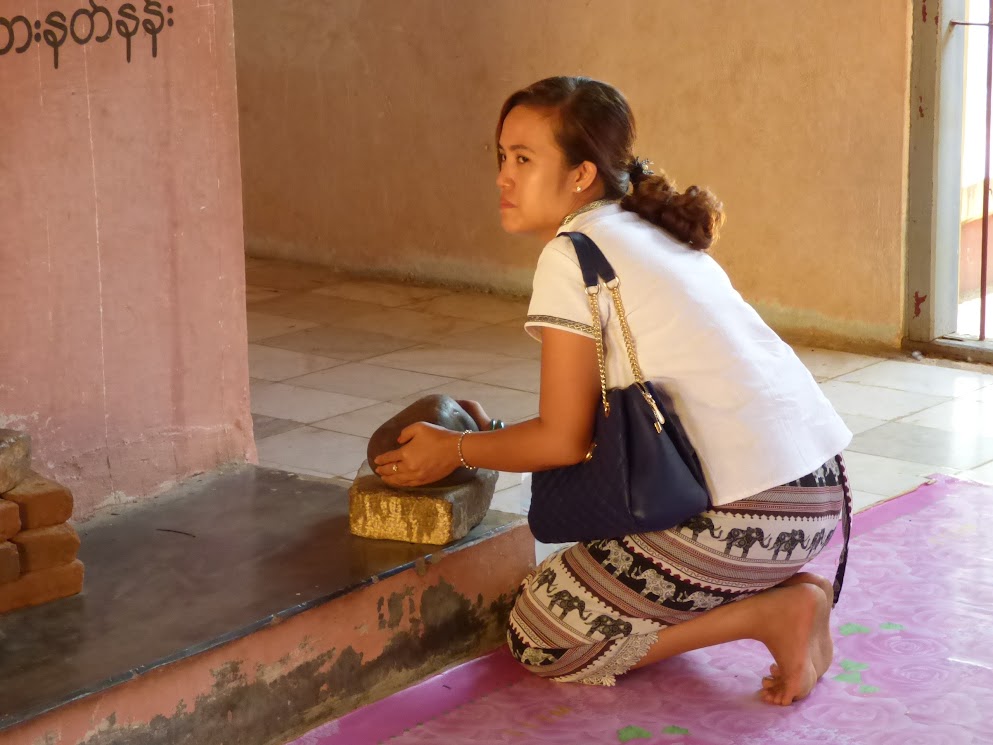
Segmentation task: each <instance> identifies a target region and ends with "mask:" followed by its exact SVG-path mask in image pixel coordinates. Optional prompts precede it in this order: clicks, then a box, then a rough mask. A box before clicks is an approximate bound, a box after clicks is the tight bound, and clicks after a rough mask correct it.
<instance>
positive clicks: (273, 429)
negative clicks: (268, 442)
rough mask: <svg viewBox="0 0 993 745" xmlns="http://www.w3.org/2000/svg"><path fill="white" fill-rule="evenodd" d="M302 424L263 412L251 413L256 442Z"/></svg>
mask: <svg viewBox="0 0 993 745" xmlns="http://www.w3.org/2000/svg"><path fill="white" fill-rule="evenodd" d="M302 426H303V425H302V424H300V422H294V421H293V420H291V419H276V418H275V417H271V416H265V415H264V414H252V433H253V434H254V435H255V441H256V442H258V441H259V440H264V439H265V438H266V437H272V436H273V435H279V434H282V433H283V432H289V431H290V430H291V429H296V428H297V427H302Z"/></svg>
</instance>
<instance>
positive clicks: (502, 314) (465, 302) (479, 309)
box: [414, 292, 529, 323]
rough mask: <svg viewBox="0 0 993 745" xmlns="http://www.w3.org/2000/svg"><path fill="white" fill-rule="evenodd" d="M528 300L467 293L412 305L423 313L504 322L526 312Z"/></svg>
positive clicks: (487, 321)
mask: <svg viewBox="0 0 993 745" xmlns="http://www.w3.org/2000/svg"><path fill="white" fill-rule="evenodd" d="M528 302H529V301H528V300H527V299H526V298H515V297H511V296H507V295H490V294H486V293H468V292H462V293H458V294H450V295H445V296H443V297H437V298H434V299H432V300H427V301H425V302H423V303H418V304H417V305H416V306H414V307H415V308H416V309H417V310H421V311H424V312H425V313H434V314H436V315H439V316H452V317H455V318H467V319H471V320H475V321H484V322H486V323H506V322H507V321H510V320H513V319H515V318H520V317H521V316H523V315H526V314H527V312H528Z"/></svg>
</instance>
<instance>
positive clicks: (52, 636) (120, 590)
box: [0, 466, 521, 731]
mask: <svg viewBox="0 0 993 745" xmlns="http://www.w3.org/2000/svg"><path fill="white" fill-rule="evenodd" d="M520 522H521V518H520V517H519V516H517V515H509V514H506V513H501V512H490V513H489V515H487V517H486V519H485V520H484V521H483V523H481V524H480V525H479V526H477V527H476V528H475V529H474V530H473V531H472V532H471V533H470V534H469V535H468V536H466V537H465V538H463V539H462V540H460V541H457V542H455V543H452V544H449V545H448V546H443V547H438V546H428V545H415V544H407V543H398V542H393V541H376V540H370V539H365V538H358V537H356V536H353V535H352V534H351V533H349V531H348V495H347V486H345V485H344V483H339V482H335V481H329V480H324V479H318V478H309V477H302V476H297V475H295V474H291V473H286V472H283V471H277V470H273V469H268V468H259V467H256V466H240V467H236V468H231V469H225V470H223V471H220V472H215V473H211V474H206V475H204V476H200V477H197V478H195V479H191V480H190V481H188V482H185V483H184V484H182V485H181V486H179V487H177V488H175V489H173V490H172V491H170V492H168V493H167V494H164V495H162V496H161V497H159V498H157V499H156V500H154V501H153V502H150V503H146V504H143V505H138V506H133V507H128V508H120V509H118V510H116V511H115V513H111V514H105V515H104V516H102V517H100V518H97V519H95V520H93V521H90V522H88V523H85V524H84V525H82V526H81V527H80V529H79V532H80V536H81V538H82V547H81V549H80V558H81V559H82V561H83V562H84V564H85V565H86V582H85V587H84V590H83V593H82V594H81V595H78V596H76V597H72V598H67V599H65V600H60V601H57V602H54V603H50V604H48V605H44V606H41V607H38V608H28V609H24V610H20V611H14V612H12V613H8V614H6V615H3V616H0V681H4V684H3V686H2V689H3V695H2V696H0V731H3V730H5V729H8V728H11V727H13V726H15V725H17V724H20V723H23V722H26V721H29V720H30V719H33V718H35V717H37V716H40V715H42V714H45V713H47V712H50V711H52V710H53V709H56V708H57V707H59V706H62V705H64V704H67V703H70V702H72V701H75V700H78V699H81V698H83V697H85V696H89V695H92V694H94V693H98V692H100V691H103V690H106V689H108V688H110V687H112V686H115V685H118V684H120V683H124V682H126V681H128V680H131V679H133V678H136V677H138V676H140V675H143V674H145V673H147V672H149V671H151V670H154V669H156V668H158V667H161V666H163V665H167V664H169V663H172V662H176V661H178V660H182V659H185V658H187V657H190V656H193V655H196V654H199V653H201V652H204V651H206V650H209V649H212V648H214V647H217V646H220V645H222V644H225V643H227V642H230V641H233V640H235V639H238V638H241V637H244V636H247V635H249V634H251V633H253V632H255V631H258V630H260V629H262V628H265V627H266V626H268V625H270V624H273V623H278V622H279V621H281V620H284V619H286V618H289V617H291V616H294V615H296V614H298V613H302V612H304V611H306V610H308V609H311V608H314V607H316V606H319V605H322V604H324V603H328V602H331V601H333V600H334V599H335V598H339V597H341V596H342V595H345V594H347V593H349V592H353V591H355V590H357V589H359V588H362V587H365V586H367V585H370V584H372V583H374V582H377V581H379V580H381V579H385V578H387V577H390V576H392V575H394V574H397V573H398V572H402V571H404V570H407V569H410V568H412V567H415V566H418V565H419V564H421V563H422V562H430V561H431V560H432V557H438V556H440V555H443V554H446V553H449V552H453V551H459V550H461V549H464V548H466V547H468V546H471V545H473V544H475V543H477V542H479V541H481V540H484V539H485V538H488V537H491V536H493V535H496V534H499V533H501V532H504V531H506V530H509V529H510V528H511V527H513V526H514V525H517V524H520Z"/></svg>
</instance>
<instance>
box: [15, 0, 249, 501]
mask: <svg viewBox="0 0 993 745" xmlns="http://www.w3.org/2000/svg"><path fill="white" fill-rule="evenodd" d="M136 5H137V13H136V14H135V19H134V20H132V19H129V18H127V17H124V16H121V15H119V14H118V10H117V8H118V7H119V6H118V4H117V3H114V4H108V5H107V7H108V8H109V10H108V13H110V14H112V16H111V19H112V20H114V21H115V25H116V24H123V26H122V27H123V29H124V31H125V32H129V29H132V28H134V27H135V25H136V21H142V22H146V23H148V24H149V25H148V27H147V28H150V29H151V30H153V31H156V30H157V29H159V28H160V27H161V31H160V32H158V34H157V36H155V37H154V40H155V44H156V49H155V56H154V57H153V53H152V49H153V47H152V42H153V37H152V36H150V35H149V34H148V33H146V32H145V31H138V33H137V35H135V36H134V37H133V38H132V39H131V40H130V41H131V50H130V55H131V59H130V62H129V61H128V44H127V39H126V38H125V37H124V36H122V35H121V32H120V31H119V30H115V31H114V32H113V33H110V35H109V38H105V39H104V40H103V41H98V40H97V39H98V38H103V37H104V36H105V33H106V29H108V28H109V26H108V17H107V16H106V15H104V14H103V13H102V12H98V15H97V17H96V30H95V32H94V33H93V34H90V33H89V27H88V23H89V21H88V19H87V17H85V16H79V17H77V18H76V23H75V25H74V26H73V25H72V18H73V15H74V14H75V13H76V12H77V11H79V10H80V9H84V10H89V9H90V8H91V5H90V4H89V3H88V2H86V1H84V0H48V1H47V2H43V3H41V4H39V3H37V2H35V1H34V0H31V1H30V2H29V1H27V0H4V2H3V3H2V4H0V16H3V17H4V18H6V19H8V20H11V21H13V19H14V18H15V17H16V16H18V15H22V16H23V17H24V18H25V19H26V21H27V24H30V25H33V24H34V22H35V21H36V20H37V21H39V25H40V27H41V28H40V29H38V33H39V35H40V39H39V40H37V41H34V43H33V44H31V45H30V46H29V47H27V48H26V49H24V51H22V52H17V51H16V49H19V48H22V47H24V43H25V41H27V40H29V37H28V36H27V33H26V31H27V25H26V24H25V22H24V21H19V22H15V23H12V25H13V28H14V31H15V40H16V43H15V45H14V48H11V49H9V50H8V51H7V53H6V54H4V55H3V56H0V90H2V91H3V96H0V142H2V146H0V174H2V178H0V226H2V230H0V267H2V279H0V427H3V426H7V427H13V428H17V429H21V430H25V431H27V432H29V433H30V434H31V436H32V438H33V443H34V463H35V468H36V469H37V470H38V471H40V472H41V473H43V474H45V475H47V476H51V477H54V478H56V479H57V480H59V481H61V482H63V483H64V484H66V485H67V486H69V487H70V488H71V489H72V490H73V492H74V494H75V497H76V512H75V517H76V518H85V517H87V516H88V515H90V514H92V512H93V511H94V510H95V509H96V508H97V507H98V506H100V505H103V504H107V503H113V502H116V501H123V500H134V499H139V498H142V497H145V496H147V495H150V494H154V493H155V492H157V491H158V490H159V489H161V488H162V487H164V486H165V485H167V484H169V483H170V482H173V481H175V480H176V479H179V478H182V477H184V476H188V475H190V474H192V473H194V472H197V471H202V470H205V469H208V468H211V467H213V466H215V465H217V464H218V463H221V462H224V461H229V460H237V459H245V458H254V455H255V447H254V443H253V440H252V434H251V419H250V415H249V410H248V371H247V360H246V345H247V341H246V331H245V305H244V302H245V301H244V254H243V240H242V215H241V177H240V166H239V154H238V121H237V103H236V89H235V82H236V79H235V67H234V47H233V43H234V34H233V27H232V16H231V7H230V3H229V2H227V0H214V2H213V3H209V4H208V3H202V2H199V1H198V0H169V2H167V3H162V7H161V13H162V17H161V18H156V17H155V15H154V14H153V13H149V12H147V11H146V7H150V8H152V9H153V10H154V9H155V7H156V6H157V5H158V4H157V3H143V2H138V3H137V4H136ZM95 6H96V7H98V8H103V7H104V5H103V4H102V3H100V2H96V3H95ZM170 11H171V12H170ZM53 13H56V14H58V13H61V14H63V15H64V17H65V18H66V19H67V20H68V24H67V25H70V26H72V29H70V31H69V32H68V36H66V38H65V42H64V43H62V44H61V46H58V50H57V51H58V66H57V67H56V64H55V51H56V49H55V47H54V46H53V45H57V44H58V43H59V40H60V39H61V38H62V36H63V33H62V32H61V30H60V28H59V25H60V23H61V21H60V19H59V16H58V15H54V16H53V15H51V14H53ZM49 21H52V23H50V22H49ZM168 21H172V25H168ZM72 31H75V37H76V38H78V39H80V40H81V41H82V42H84V43H80V42H77V41H76V38H74V37H73V36H72ZM43 34H49V35H50V36H49V37H48V39H49V41H46V37H45V36H44V35H43ZM90 36H92V37H93V38H89V37H90ZM87 39H88V41H87ZM7 43H8V37H7V36H6V31H5V30H4V27H3V24H0V50H3V49H4V46H5V45H7Z"/></svg>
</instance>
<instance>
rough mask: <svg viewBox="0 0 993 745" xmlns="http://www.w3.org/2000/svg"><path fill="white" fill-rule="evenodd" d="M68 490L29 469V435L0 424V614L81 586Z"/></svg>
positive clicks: (77, 545)
mask: <svg viewBox="0 0 993 745" xmlns="http://www.w3.org/2000/svg"><path fill="white" fill-rule="evenodd" d="M70 517H72V494H71V493H70V492H69V490H68V489H66V488H65V487H64V486H61V485H59V484H56V483H55V482H54V481H49V480H48V479H46V478H43V477H41V476H39V475H38V474H37V473H35V472H34V471H32V470H31V440H30V438H29V437H28V436H27V435H26V434H23V433H21V432H16V431H14V430H9V429H0V613H6V612H7V611H11V610H14V609H15V608H25V607H28V606H32V605H41V604H43V603H48V602H50V601H52V600H56V599H58V598H64V597H67V596H69V595H75V594H76V593H78V592H80V591H81V590H82V589H83V564H82V562H80V561H79V560H78V559H77V558H76V554H77V553H78V551H79V536H77V535H76V531H75V530H73V528H72V526H71V525H69V524H68V523H67V522H66V521H67V520H69V518H70Z"/></svg>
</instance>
